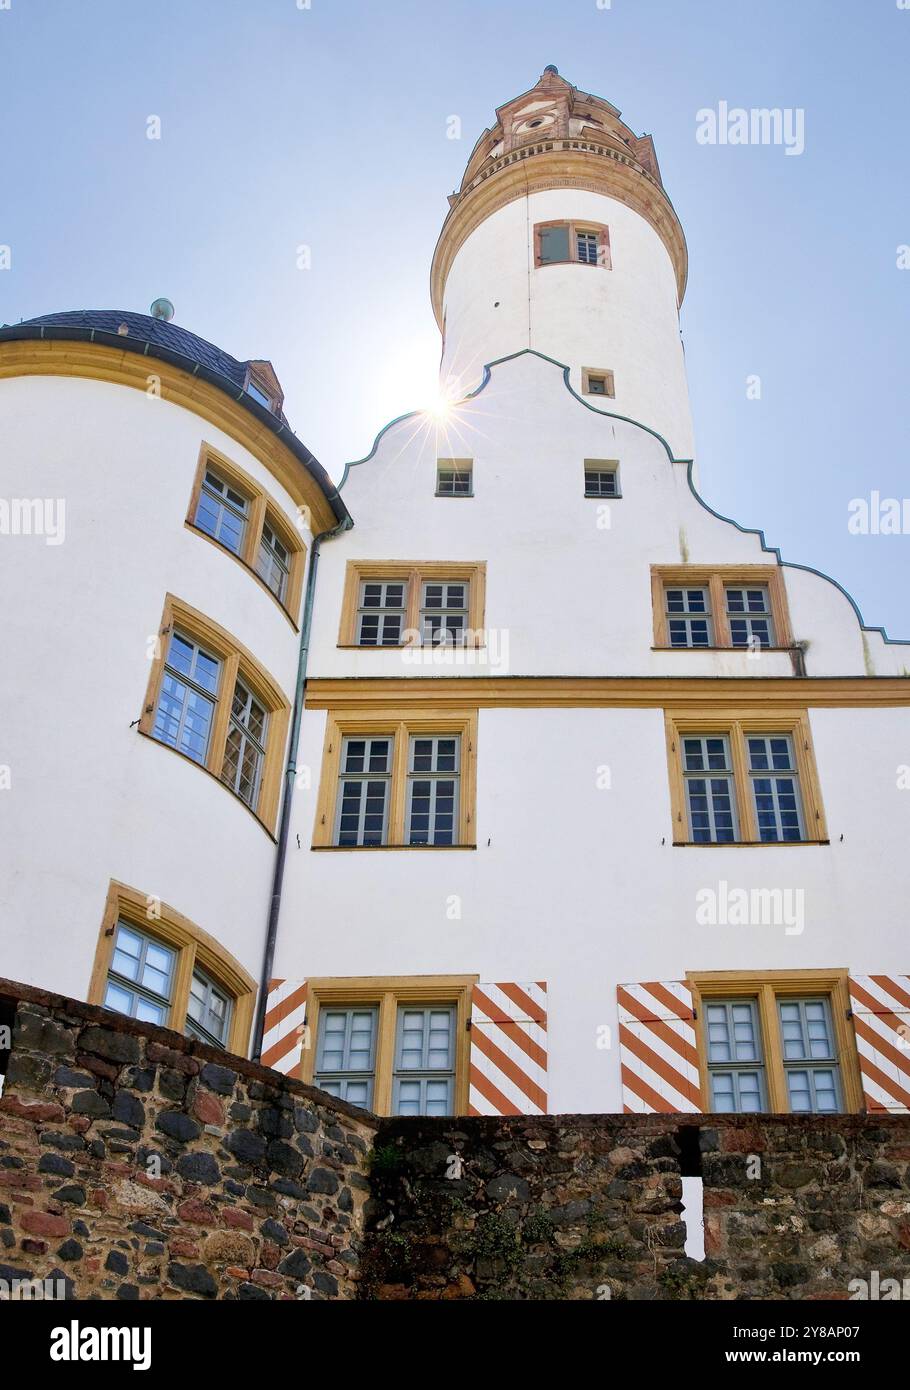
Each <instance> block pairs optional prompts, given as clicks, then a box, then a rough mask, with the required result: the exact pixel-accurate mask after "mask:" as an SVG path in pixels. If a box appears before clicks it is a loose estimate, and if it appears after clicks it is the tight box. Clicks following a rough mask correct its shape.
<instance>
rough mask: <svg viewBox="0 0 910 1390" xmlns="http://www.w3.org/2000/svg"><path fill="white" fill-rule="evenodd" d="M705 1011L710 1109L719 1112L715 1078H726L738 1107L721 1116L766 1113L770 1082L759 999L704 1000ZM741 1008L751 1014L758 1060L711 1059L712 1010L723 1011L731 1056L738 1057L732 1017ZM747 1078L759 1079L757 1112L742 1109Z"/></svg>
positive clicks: (756, 1058) (735, 1058) (736, 1058)
mask: <svg viewBox="0 0 910 1390" xmlns="http://www.w3.org/2000/svg"><path fill="white" fill-rule="evenodd" d="M702 1007H703V1009H704V1011H705V1052H706V1060H707V1067H708V1077H709V1081H710V1088H711V1098H710V1104H711V1109H712V1110H716V1109H717V1106H716V1105H715V1099H716V1096H715V1077H716V1076H725V1077H726V1076H729V1078H730V1081H731V1087H732V1091H733V1095H734V1098H735V1100H736V1106H735V1109H734V1110H732V1111H723V1112H719V1113H723V1114H736V1115H750V1114H760V1113H761V1112H762V1111H763V1110H766V1109H767V1108H768V1082H767V1076H766V1073H765V1055H764V1046H763V1039H762V1032H761V1015H760V1013H759V1008H758V1001H757V1000H756V999H747V998H736V997H731V998H729V999H726V998H713V997H712V998H708V999H705V1000H704V1001H703V1003H702ZM739 1008H745V1009H748V1010H749V1018H750V1023H751V1028H752V1042H753V1045H754V1050H755V1052H756V1054H757V1055H756V1057H755V1058H754V1059H752V1058H750V1059H746V1058H739V1057H736V1056H735V1055H733V1056H731V1057H730V1058H728V1059H724V1058H714V1057H712V1055H711V1049H712V1042H711V1027H712V1019H711V1010H712V1009H723V1011H724V1020H725V1027H726V1033H727V1041H728V1044H729V1047H730V1051H731V1053H734V1054H735V1051H736V1035H735V1026H736V1024H735V1020H734V1017H733V1010H734V1009H739ZM746 1074H748V1075H750V1076H756V1077H757V1079H758V1100H759V1104H758V1109H757V1110H745V1109H743V1105H742V1091H741V1089H740V1087H741V1080H742V1077H743V1076H744V1075H746Z"/></svg>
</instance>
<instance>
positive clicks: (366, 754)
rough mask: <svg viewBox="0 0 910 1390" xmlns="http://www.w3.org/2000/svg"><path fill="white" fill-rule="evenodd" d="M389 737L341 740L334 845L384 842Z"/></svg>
mask: <svg viewBox="0 0 910 1390" xmlns="http://www.w3.org/2000/svg"><path fill="white" fill-rule="evenodd" d="M393 745H394V740H393V739H392V738H391V736H380V737H362V738H361V737H357V736H350V737H347V738H344V739H343V740H342V746H341V778H340V783H339V788H338V799H337V812H336V826H335V841H334V843H335V844H336V845H341V846H348V847H351V846H354V845H384V844H385V843H386V839H387V835H388V822H389V793H390V788H391V780H392V749H393Z"/></svg>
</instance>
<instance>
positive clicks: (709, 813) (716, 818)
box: [682, 734, 737, 845]
mask: <svg viewBox="0 0 910 1390" xmlns="http://www.w3.org/2000/svg"><path fill="white" fill-rule="evenodd" d="M682 750H683V776H684V778H685V784H686V805H687V806H688V808H689V838H690V839H691V840H692V842H693V844H697V845H699V844H707V843H722V842H730V841H733V840H736V839H737V826H736V791H735V784H734V780H733V766H732V763H731V761H730V740H729V739H728V738H727V737H726V736H725V735H723V734H718V735H711V734H687V735H686V736H685V738H684V739H683V741H682Z"/></svg>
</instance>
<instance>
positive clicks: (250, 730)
mask: <svg viewBox="0 0 910 1390" xmlns="http://www.w3.org/2000/svg"><path fill="white" fill-rule="evenodd" d="M267 726H268V714H267V713H266V711H265V710H264V709H263V707H262V705H261V704H260V703H259V701H258V700H257V699H256V697H255V696H254V695H253V694H252V693H251V692H250V691H249V690H247V688H246V686H245V685H244V684H243V682H242V681H238V682H237V684H236V685H235V686H234V698H233V700H232V701H231V722H230V728H229V729H228V736H227V743H226V744H225V747H224V764H223V766H222V769H221V780H222V782H225V783H226V784H227V785H228V786H229V787H230V789H231V791H233V792H236V793H237V795H238V796H239V797H240V798H241V800H243V801H245V802H246V804H247V805H248V806H251V807H252V809H253V810H254V811H255V809H256V804H257V802H258V800H259V787H260V783H261V780H262V766H263V763H264V761H265V737H266V729H267Z"/></svg>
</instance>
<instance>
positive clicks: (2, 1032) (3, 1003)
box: [0, 999, 16, 1076]
mask: <svg viewBox="0 0 910 1390" xmlns="http://www.w3.org/2000/svg"><path fill="white" fill-rule="evenodd" d="M15 1022H16V1004H15V1001H14V1000H12V999H0V1076H6V1069H7V1067H8V1066H9V1054H10V1052H11V1051H12V1038H13V1027H14V1025H15ZM7 1038H9V1040H10V1046H9V1047H4V1046H3V1043H4V1042H5V1041H6V1039H7Z"/></svg>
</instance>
